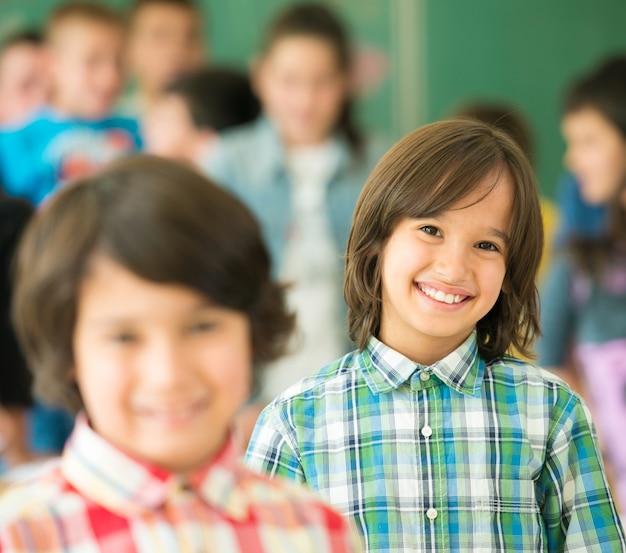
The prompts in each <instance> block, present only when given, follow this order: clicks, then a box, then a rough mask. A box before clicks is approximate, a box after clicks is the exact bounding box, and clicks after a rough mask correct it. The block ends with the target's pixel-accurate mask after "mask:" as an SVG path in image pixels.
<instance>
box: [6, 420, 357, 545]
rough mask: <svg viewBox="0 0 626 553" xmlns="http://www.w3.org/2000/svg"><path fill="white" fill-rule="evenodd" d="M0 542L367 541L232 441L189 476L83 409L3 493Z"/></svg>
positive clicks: (49, 543)
mask: <svg viewBox="0 0 626 553" xmlns="http://www.w3.org/2000/svg"><path fill="white" fill-rule="evenodd" d="M0 551H2V552H6V553H9V552H15V553H17V552H24V553H25V552H35V551H37V552H46V553H52V552H61V551H62V552H64V553H79V552H80V553H84V552H92V551H93V552H95V551H103V552H115V553H130V552H137V553H139V552H150V553H158V552H161V551H163V552H168V553H169V552H175V551H181V552H190V553H191V552H198V553H200V552H202V553H204V552H209V551H215V552H217V553H230V552H237V553H239V552H244V551H245V552H247V553H257V552H258V553H261V552H269V551H271V552H273V553H274V552H282V551H284V552H289V553H297V552H304V551H306V552H310V553H322V552H332V553H343V552H353V551H361V544H360V541H359V539H358V537H356V534H355V533H353V531H352V530H351V528H350V527H349V526H348V523H347V522H346V521H345V520H344V519H343V518H342V517H341V516H340V515H339V514H337V513H336V512H335V511H333V510H332V509H331V508H330V507H328V506H327V505H326V504H324V503H323V502H322V501H321V500H320V499H317V498H316V497H315V496H313V495H312V494H311V493H310V492H309V491H307V490H304V489H302V488H296V487H293V486H292V485H291V484H285V483H282V482H276V481H269V480H266V479H265V478H263V477H260V476H257V475H255V474H253V473H252V472H250V471H248V470H247V469H246V468H244V467H243V466H242V465H241V464H240V463H239V461H238V459H237V451H236V448H235V446H234V444H233V442H232V441H230V442H229V443H228V444H227V445H226V446H225V447H224V448H223V450H222V451H221V452H220V453H219V454H218V456H217V457H216V458H215V459H214V460H213V461H212V462H211V463H210V464H209V465H208V466H206V467H204V468H203V469H201V470H199V471H197V472H195V473H193V474H192V475H190V476H189V477H187V478H183V477H182V476H181V475H177V474H173V473H171V472H168V471H165V470H163V469H158V468H155V467H149V466H147V465H146V464H145V463H141V462H138V461H137V460H135V459H132V458H130V457H129V456H128V455H126V454H125V453H122V452H121V451H119V450H118V449H116V448H114V447H113V446H112V445H111V444H109V443H108V442H107V441H105V440H104V439H102V438H101V437H100V436H98V435H97V434H96V433H95V432H94V431H93V430H92V429H91V428H90V426H89V424H88V423H87V420H86V418H85V417H84V416H81V417H79V419H78V421H77V425H76V429H75V430H74V433H73V434H72V437H71V438H70V441H69V443H68V445H67V447H66V448H65V451H64V453H63V456H62V458H61V459H60V462H59V463H58V465H56V466H54V467H52V468H51V469H50V471H49V472H47V473H46V474H45V475H42V476H41V477H40V478H37V479H35V480H32V481H30V482H28V483H24V484H20V485H17V486H14V487H13V488H11V489H10V490H9V491H7V492H5V493H4V494H3V495H2V496H1V497H0Z"/></svg>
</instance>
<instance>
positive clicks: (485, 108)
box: [455, 102, 533, 159]
mask: <svg viewBox="0 0 626 553" xmlns="http://www.w3.org/2000/svg"><path fill="white" fill-rule="evenodd" d="M455 116H456V117H457V118H458V117H462V118H469V119H476V120H477V121H482V122H483V123H488V124H489V125H492V126H493V127H496V128H497V129H500V130H502V131H504V132H506V133H508V134H509V135H510V136H512V137H513V138H514V139H515V141H516V142H517V143H518V144H519V145H520V146H521V148H522V150H524V152H525V153H526V155H527V156H528V157H529V158H530V159H532V157H533V143H532V142H533V141H532V136H531V132H530V128H529V126H528V122H527V121H526V118H525V117H524V116H523V114H522V113H521V111H520V110H519V109H516V108H514V107H513V106H509V105H507V104H499V103H491V102H473V103H470V104H466V105H465V106H463V107H462V108H461V109H459V110H458V111H456V113H455Z"/></svg>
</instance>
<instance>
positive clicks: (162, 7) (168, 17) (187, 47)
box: [125, 0, 206, 114]
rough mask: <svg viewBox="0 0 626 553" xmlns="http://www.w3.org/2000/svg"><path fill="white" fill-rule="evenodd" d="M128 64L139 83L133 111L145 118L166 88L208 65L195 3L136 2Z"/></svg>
mask: <svg viewBox="0 0 626 553" xmlns="http://www.w3.org/2000/svg"><path fill="white" fill-rule="evenodd" d="M127 61H128V64H129V69H130V71H131V74H132V76H133V77H134V78H135V80H136V83H135V84H136V87H137V88H136V89H135V90H134V93H133V97H132V98H131V99H130V100H129V101H127V102H125V103H126V107H127V108H128V109H129V110H132V111H134V112H135V113H136V114H143V113H145V112H146V110H148V109H150V108H151V107H152V106H153V105H154V103H155V102H156V101H157V100H158V99H159V98H160V96H161V94H162V93H163V91H164V90H165V88H166V86H167V85H168V84H170V83H171V82H172V81H173V80H175V79H177V78H178V77H180V76H181V75H183V74H185V73H188V72H190V71H193V70H196V69H199V68H200V67H201V66H202V64H203V62H205V61H206V53H205V49H204V42H203V39H202V14H201V12H200V9H199V7H198V6H196V3H195V2H194V1H193V0H135V2H134V3H133V5H132V11H131V15H130V34H129V40H128V50H127Z"/></svg>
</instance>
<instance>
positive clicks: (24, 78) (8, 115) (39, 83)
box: [0, 31, 49, 126]
mask: <svg viewBox="0 0 626 553" xmlns="http://www.w3.org/2000/svg"><path fill="white" fill-rule="evenodd" d="M48 93H49V78H48V67H47V63H46V55H45V52H44V47H43V39H42V37H41V36H40V35H39V34H38V33H35V32H31V31H25V32H22V33H19V34H16V35H14V36H12V37H11V38H9V39H7V40H5V42H4V44H3V45H2V50H0V126H7V125H19V124H21V123H23V122H24V121H25V120H26V119H27V118H28V117H29V116H30V115H31V114H32V113H33V112H34V111H35V110H36V109H38V108H40V107H41V106H42V105H43V104H45V103H46V102H47V101H48Z"/></svg>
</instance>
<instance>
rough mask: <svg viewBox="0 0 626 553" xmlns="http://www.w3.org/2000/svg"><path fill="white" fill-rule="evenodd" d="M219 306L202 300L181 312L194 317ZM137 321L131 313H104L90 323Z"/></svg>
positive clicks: (106, 323) (105, 324)
mask: <svg viewBox="0 0 626 553" xmlns="http://www.w3.org/2000/svg"><path fill="white" fill-rule="evenodd" d="M219 308H220V306H219V305H218V304H216V303H214V302H212V301H211V300H206V301H202V302H200V303H198V304H197V305H195V306H194V307H192V308H191V309H190V310H189V311H187V312H185V313H184V314H182V313H181V315H182V316H184V317H187V316H191V317H193V316H196V315H198V314H199V313H201V312H203V311H205V310H206V309H219ZM139 319H141V317H139ZM136 321H137V317H135V316H133V315H130V316H124V315H122V316H120V317H118V316H116V315H113V316H112V317H108V316H106V315H104V316H98V317H94V318H93V319H91V321H90V324H92V325H94V326H98V327H117V326H124V325H130V324H132V323H134V322H136Z"/></svg>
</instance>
